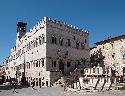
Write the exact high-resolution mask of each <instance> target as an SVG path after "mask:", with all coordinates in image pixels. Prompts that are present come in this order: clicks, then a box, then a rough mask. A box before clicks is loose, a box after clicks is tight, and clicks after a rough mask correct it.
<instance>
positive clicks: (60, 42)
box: [59, 37, 63, 46]
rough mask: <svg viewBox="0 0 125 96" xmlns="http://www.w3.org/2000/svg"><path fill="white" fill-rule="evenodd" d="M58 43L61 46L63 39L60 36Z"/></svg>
mask: <svg viewBox="0 0 125 96" xmlns="http://www.w3.org/2000/svg"><path fill="white" fill-rule="evenodd" d="M59 44H60V45H61V46H63V39H62V38H61V37H60V38H59Z"/></svg>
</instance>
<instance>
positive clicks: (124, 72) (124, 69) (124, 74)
mask: <svg viewBox="0 0 125 96" xmlns="http://www.w3.org/2000/svg"><path fill="white" fill-rule="evenodd" d="M123 76H125V67H123Z"/></svg>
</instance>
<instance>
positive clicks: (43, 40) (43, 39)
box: [42, 34, 45, 43]
mask: <svg viewBox="0 0 125 96" xmlns="http://www.w3.org/2000/svg"><path fill="white" fill-rule="evenodd" d="M44 42H45V35H44V34H42V43H44Z"/></svg>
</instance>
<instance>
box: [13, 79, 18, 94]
mask: <svg viewBox="0 0 125 96" xmlns="http://www.w3.org/2000/svg"><path fill="white" fill-rule="evenodd" d="M12 86H13V93H15V92H16V81H13V83H12ZM16 93H17V92H16Z"/></svg>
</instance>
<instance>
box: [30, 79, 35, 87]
mask: <svg viewBox="0 0 125 96" xmlns="http://www.w3.org/2000/svg"><path fill="white" fill-rule="evenodd" d="M31 86H32V89H34V86H35V80H34V79H33V80H32V82H31Z"/></svg>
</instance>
